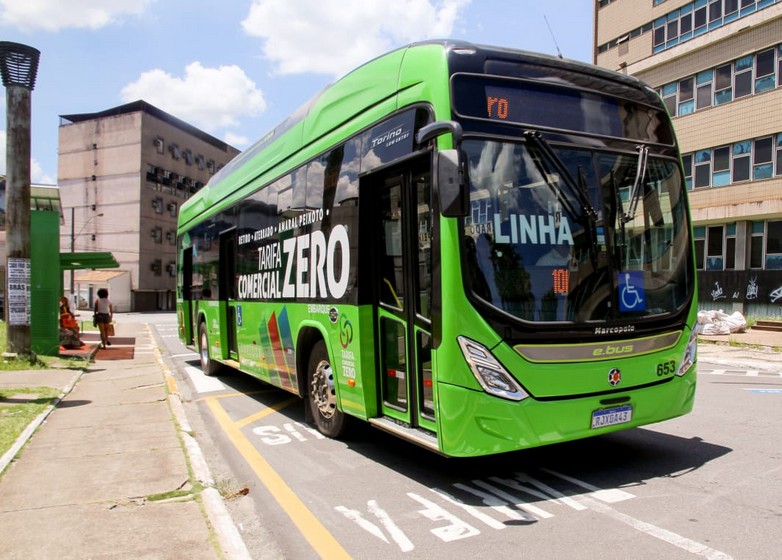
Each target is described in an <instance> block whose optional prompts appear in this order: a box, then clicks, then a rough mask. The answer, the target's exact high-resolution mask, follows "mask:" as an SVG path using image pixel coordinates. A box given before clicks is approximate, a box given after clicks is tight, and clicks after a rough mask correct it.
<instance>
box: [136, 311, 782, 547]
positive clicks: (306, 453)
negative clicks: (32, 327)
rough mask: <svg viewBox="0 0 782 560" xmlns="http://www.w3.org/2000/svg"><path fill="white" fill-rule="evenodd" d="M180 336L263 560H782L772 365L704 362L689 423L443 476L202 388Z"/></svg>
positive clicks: (214, 384) (178, 367)
mask: <svg viewBox="0 0 782 560" xmlns="http://www.w3.org/2000/svg"><path fill="white" fill-rule="evenodd" d="M147 318H148V319H149V318H150V317H147ZM172 318H173V315H170V314H169V315H165V314H164V315H161V316H160V317H154V318H152V320H151V321H150V323H151V324H152V326H153V328H154V329H155V331H156V333H157V335H158V338H159V340H160V341H161V342H162V345H163V353H164V356H165V358H166V359H167V360H168V361H169V363H170V364H172V366H173V367H172V369H173V370H174V371H176V372H177V376H178V379H179V380H178V383H179V384H180V392H183V393H186V395H185V394H183V396H184V397H185V399H184V400H185V405H186V412H187V415H188V418H189V420H190V422H191V425H192V426H193V430H194V431H195V432H196V435H197V439H198V441H199V443H200V444H201V446H202V449H203V451H204V454H205V456H206V458H207V461H208V462H209V464H210V468H211V469H212V471H213V474H214V476H215V479H216V480H217V481H218V484H219V485H220V486H222V490H223V491H224V493H225V494H231V493H233V494H236V496H237V497H236V498H234V499H231V500H229V501H228V505H229V509H230V511H231V514H232V516H233V518H234V520H235V522H236V524H237V526H238V527H239V529H240V531H241V532H242V535H243V537H244V540H245V542H246V544H247V546H248V548H249V550H250V551H251V553H252V554H253V557H255V558H264V559H266V558H296V559H307V558H318V557H326V558H340V557H352V558H373V559H385V558H411V559H412V558H427V559H439V558H443V559H445V558H447V559H449V560H451V559H453V558H469V557H485V556H487V555H491V556H492V557H494V558H557V557H567V558H601V559H609V560H610V559H613V558H616V559H620V558H621V559H625V558H630V557H632V558H666V559H676V558H697V557H705V558H710V559H720V558H747V559H753V560H756V559H765V558H768V559H771V558H778V557H779V550H780V545H782V537H780V535H779V531H778V527H779V520H780V518H782V480H781V479H782V462H781V461H780V458H782V457H781V456H782V445H780V444H782V435H780V434H781V433H782V431H780V429H779V426H781V425H782V363H780V362H774V361H769V360H768V359H767V357H765V356H763V355H757V356H754V357H753V355H752V353H744V354H741V355H740V356H739V357H738V359H728V358H725V357H724V356H721V355H718V354H716V353H713V352H710V353H706V352H704V353H702V354H701V358H700V362H699V386H698V395H697V401H696V406H695V410H694V411H693V413H692V414H689V415H687V416H685V417H682V418H678V419H675V420H671V421H668V422H664V423H661V424H657V425H654V426H651V427H646V428H642V429H634V430H629V431H626V432H620V433H616V434H611V435H606V436H602V437H598V438H592V439H589V440H583V441H579V442H572V443H567V444H561V445H554V446H549V447H544V448H540V449H533V450H528V451H523V452H517V453H511V454H505V455H500V456H493V457H484V458H478V459H469V460H466V459H445V458H442V457H439V456H437V455H435V454H433V453H431V452H429V451H426V450H423V449H419V448H417V447H415V446H413V445H410V444H408V443H406V442H404V441H401V440H398V439H396V438H393V437H391V436H388V435H386V434H384V433H382V432H379V431H377V430H374V429H372V428H370V427H369V426H365V425H361V426H360V427H359V429H357V430H356V431H355V432H354V433H353V435H352V436H351V437H350V438H349V439H347V440H345V441H334V440H329V439H326V438H323V437H322V436H320V434H318V433H317V432H316V431H314V430H313V429H312V428H310V427H309V426H307V425H306V424H304V422H303V419H304V418H303V406H302V403H301V402H300V401H299V400H298V399H296V398H293V397H292V396H291V395H290V394H288V393H285V392H283V391H279V390H276V389H273V388H270V387H268V386H266V385H264V384H262V383H259V382H256V381H254V380H253V379H250V378H249V377H246V376H243V375H228V376H220V377H217V378H206V377H204V376H203V375H202V374H201V373H200V370H199V369H198V362H197V356H196V355H195V353H193V352H191V351H189V350H187V349H186V348H184V347H183V346H182V345H181V344H180V343H179V341H178V339H177V337H176V325H175V322H174V321H173V320H171V319H172ZM733 357H734V358H735V357H736V356H733ZM245 489H246V490H247V493H246V495H245V493H244V492H243V490H245Z"/></svg>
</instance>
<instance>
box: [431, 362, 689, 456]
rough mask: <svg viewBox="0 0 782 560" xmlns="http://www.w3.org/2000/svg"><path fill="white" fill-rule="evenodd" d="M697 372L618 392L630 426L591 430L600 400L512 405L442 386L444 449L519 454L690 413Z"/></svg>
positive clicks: (452, 453) (460, 453) (465, 453)
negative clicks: (623, 398)
mask: <svg viewBox="0 0 782 560" xmlns="http://www.w3.org/2000/svg"><path fill="white" fill-rule="evenodd" d="M696 384H697V383H696V375H695V368H692V369H691V370H690V372H689V373H687V374H686V375H684V376H683V377H675V378H673V379H671V380H670V381H669V382H668V383H664V384H661V385H657V386H655V387H648V388H646V389H644V390H643V391H640V392H638V391H632V390H629V391H627V392H626V393H623V394H622V393H620V394H619V395H618V396H621V395H624V396H627V397H628V398H629V400H628V403H627V404H630V405H632V406H633V419H632V421H631V422H629V423H625V424H619V425H616V426H609V427H605V428H599V429H592V428H591V427H590V424H591V416H592V413H593V412H594V411H596V410H599V409H602V408H605V406H604V405H602V404H601V403H600V400H601V397H591V398H580V399H572V400H559V401H549V402H539V401H533V400H530V399H526V400H524V401H521V402H512V401H507V400H503V399H497V398H493V397H491V396H489V395H487V394H486V393H484V392H476V391H471V390H469V389H465V388H464V387H457V386H453V385H448V384H444V383H441V384H439V386H438V393H439V395H440V399H439V401H440V408H439V413H440V432H439V439H440V448H441V450H442V452H443V453H445V454H446V455H450V456H454V457H468V456H474V455H486V454H492V453H503V452H507V451H515V450H518V449H522V448H526V447H536V446H540V445H547V444H551V443H559V442H563V441H569V440H574V439H580V438H585V437H590V436H595V435H599V434H605V433H608V432H613V431H618V430H625V429H628V428H634V427H638V426H643V425H646V424H651V423H656V422H660V421H662V420H667V419H670V418H675V417H677V416H681V415H684V414H687V413H688V412H690V411H691V410H692V407H693V403H694V397H695V387H696Z"/></svg>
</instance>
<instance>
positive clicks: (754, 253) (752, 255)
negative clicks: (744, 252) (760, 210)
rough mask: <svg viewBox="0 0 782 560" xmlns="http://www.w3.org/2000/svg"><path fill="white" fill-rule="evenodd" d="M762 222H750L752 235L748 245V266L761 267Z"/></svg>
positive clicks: (763, 226) (763, 227)
mask: <svg viewBox="0 0 782 560" xmlns="http://www.w3.org/2000/svg"><path fill="white" fill-rule="evenodd" d="M764 235H765V223H764V222H752V237H751V239H750V245H749V267H750V268H763V238H764Z"/></svg>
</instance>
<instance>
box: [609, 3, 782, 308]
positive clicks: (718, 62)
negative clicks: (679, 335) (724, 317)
mask: <svg viewBox="0 0 782 560" xmlns="http://www.w3.org/2000/svg"><path fill="white" fill-rule="evenodd" d="M594 43H595V44H594V62H595V63H596V64H598V65H600V66H603V67H606V68H609V69H612V70H617V71H620V72H625V73H627V74H632V75H634V76H636V77H638V78H640V79H642V80H643V81H645V82H646V83H647V84H649V85H650V86H651V87H652V88H654V89H655V90H657V91H658V93H659V94H660V95H661V96H662V98H663V100H664V102H665V104H666V106H667V108H668V111H669V113H670V114H671V116H672V117H673V121H674V127H675V130H676V134H677V137H678V140H679V144H680V148H681V151H682V162H683V164H684V169H685V175H686V181H687V188H688V190H689V195H690V196H689V198H690V206H691V211H692V218H693V225H694V230H695V246H696V251H697V261H698V268H699V271H698V272H699V275H698V281H699V282H698V283H699V298H700V304H701V308H705V309H725V310H726V311H728V312H732V311H734V310H738V311H742V312H743V313H745V314H748V315H754V316H759V317H764V316H780V315H782V0H596V1H595V17H594Z"/></svg>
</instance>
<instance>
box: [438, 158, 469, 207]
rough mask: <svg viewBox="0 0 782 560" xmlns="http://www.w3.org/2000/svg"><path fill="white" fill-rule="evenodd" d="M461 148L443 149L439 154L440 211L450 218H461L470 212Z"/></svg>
mask: <svg viewBox="0 0 782 560" xmlns="http://www.w3.org/2000/svg"><path fill="white" fill-rule="evenodd" d="M459 155H460V154H459V150H441V151H440V152H438V154H437V186H438V192H439V194H440V211H441V212H442V213H443V216H446V217H448V218H461V217H464V216H466V215H467V214H468V213H469V212H468V211H469V201H468V193H467V187H466V185H465V184H464V175H463V173H462V162H461V158H460V157H459Z"/></svg>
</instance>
